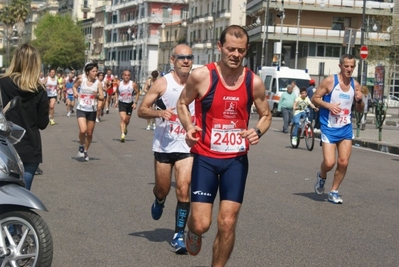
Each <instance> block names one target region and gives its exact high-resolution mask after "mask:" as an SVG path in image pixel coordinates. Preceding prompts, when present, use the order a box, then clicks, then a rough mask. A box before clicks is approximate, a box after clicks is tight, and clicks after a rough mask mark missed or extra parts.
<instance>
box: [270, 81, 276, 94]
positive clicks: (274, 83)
mask: <svg viewBox="0 0 399 267" xmlns="http://www.w3.org/2000/svg"><path fill="white" fill-rule="evenodd" d="M271 91H272V92H273V93H276V92H277V85H276V79H275V78H274V79H273V83H272V90H271Z"/></svg>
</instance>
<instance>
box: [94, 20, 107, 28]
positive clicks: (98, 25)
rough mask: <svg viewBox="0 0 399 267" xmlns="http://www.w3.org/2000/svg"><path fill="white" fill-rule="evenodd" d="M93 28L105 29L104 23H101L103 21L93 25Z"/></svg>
mask: <svg viewBox="0 0 399 267" xmlns="http://www.w3.org/2000/svg"><path fill="white" fill-rule="evenodd" d="M91 27H93V28H102V27H104V22H101V21H99V22H95V23H93V24H92V25H91Z"/></svg>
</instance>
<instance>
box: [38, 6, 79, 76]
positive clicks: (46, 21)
mask: <svg viewBox="0 0 399 267" xmlns="http://www.w3.org/2000/svg"><path fill="white" fill-rule="evenodd" d="M35 35H36V40H34V41H33V42H32V43H33V45H34V46H36V48H37V49H38V50H39V51H40V54H41V56H42V61H43V63H44V64H46V65H50V66H51V67H52V68H58V67H61V68H72V69H80V68H82V67H83V66H84V60H85V55H84V51H85V43H84V36H83V32H82V30H81V28H80V27H79V26H78V25H77V24H76V23H75V22H74V21H73V20H72V18H71V17H70V16H66V15H65V16H60V15H51V14H48V13H47V14H46V15H44V16H43V17H42V18H40V20H39V21H38V24H37V27H36V29H35Z"/></svg>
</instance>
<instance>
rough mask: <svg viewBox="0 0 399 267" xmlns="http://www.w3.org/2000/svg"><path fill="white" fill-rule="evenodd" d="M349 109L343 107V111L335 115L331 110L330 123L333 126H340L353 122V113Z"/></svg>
mask: <svg viewBox="0 0 399 267" xmlns="http://www.w3.org/2000/svg"><path fill="white" fill-rule="evenodd" d="M350 113H351V112H350V110H349V109H342V110H341V112H340V113H339V114H337V115H334V114H332V113H331V112H330V116H329V120H328V122H329V125H330V127H333V128H340V127H342V126H345V125H347V124H349V123H350V122H351V115H350Z"/></svg>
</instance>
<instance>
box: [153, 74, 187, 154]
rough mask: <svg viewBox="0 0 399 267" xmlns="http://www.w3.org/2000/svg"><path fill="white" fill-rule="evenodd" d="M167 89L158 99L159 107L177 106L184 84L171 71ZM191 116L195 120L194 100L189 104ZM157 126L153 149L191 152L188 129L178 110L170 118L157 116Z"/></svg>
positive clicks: (155, 150)
mask: <svg viewBox="0 0 399 267" xmlns="http://www.w3.org/2000/svg"><path fill="white" fill-rule="evenodd" d="M164 77H165V79H166V84H167V85H166V91H165V93H164V94H163V96H161V97H160V98H159V99H158V100H157V101H156V105H157V107H156V108H157V109H163V110H165V109H168V108H176V104H177V100H178V99H179V97H180V93H181V91H182V90H183V88H184V85H180V84H178V83H177V82H176V81H175V79H174V78H173V76H172V74H171V73H168V74H166V75H165V76H164ZM189 109H190V113H191V118H192V120H194V101H193V102H192V103H191V104H190V105H189ZM155 123H156V128H155V131H154V138H153V142H152V151H154V152H160V153H190V148H189V147H188V146H187V144H186V140H185V137H186V131H185V130H184V128H183V126H182V125H181V123H180V120H179V118H178V116H177V110H176V109H175V110H174V115H173V116H172V117H171V118H170V119H169V120H164V119H163V118H156V120H155Z"/></svg>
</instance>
